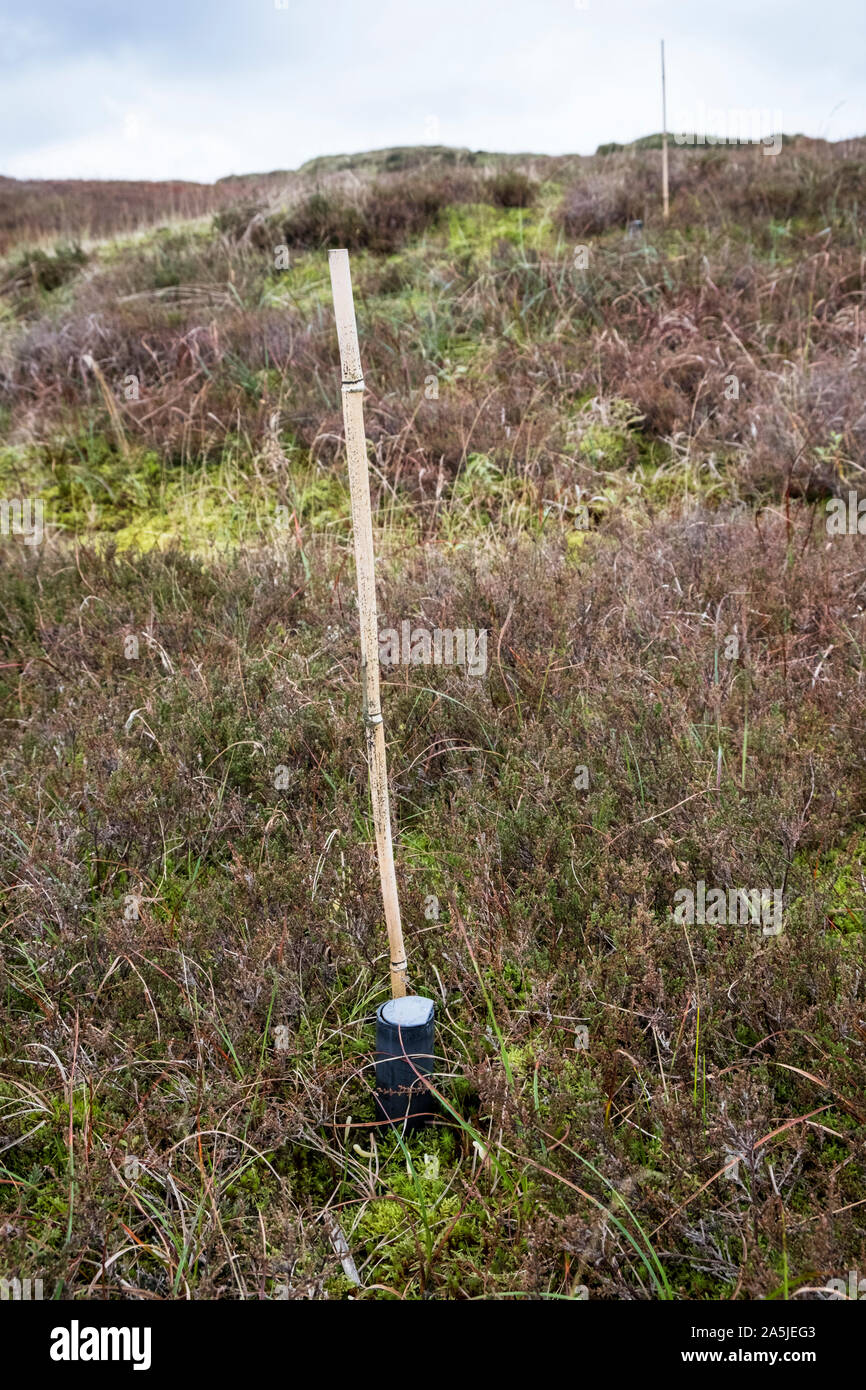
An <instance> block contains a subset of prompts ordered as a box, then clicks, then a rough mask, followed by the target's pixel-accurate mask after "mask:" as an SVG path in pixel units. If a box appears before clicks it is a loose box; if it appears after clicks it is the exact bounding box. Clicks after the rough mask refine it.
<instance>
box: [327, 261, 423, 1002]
mask: <svg viewBox="0 0 866 1390" xmlns="http://www.w3.org/2000/svg"><path fill="white" fill-rule="evenodd" d="M328 261H329V263H330V268H331V291H332V293H333V296H334V315H335V317H336V320H337V338H338V340H339V343H340V364H341V367H342V374H343V376H342V380H343V423H344V425H345V429H346V454H347V456H348V460H349V489H350V492H351V495H352V533H353V535H354V540H355V571H356V574H357V579H358V614H359V617H360V622H361V679H362V682H363V692H364V730H365V734H366V740H367V764H368V767H369V770H370V799H371V801H372V804H373V824H374V826H375V829H376V852H377V855H378V858H379V878H380V880H381V883H382V902H383V903H384V907H385V925H386V926H387V928H388V945H389V948H390V960H391V994H392V996H393V997H394V998H395V999H400V998H402V997H403V995H404V994H405V993H406V952H405V949H404V947H403V928H402V926H401V925H400V903H399V900H398V898H397V876H396V874H395V872H394V847H393V844H392V843H391V808H390V805H389V800H388V767H387V763H386V758H385V729H384V726H383V724H382V709H381V704H380V700H379V624H378V618H377V615H376V575H375V566H374V560H373V520H372V515H371V511H370V475H369V470H368V467H367V442H366V439H365V436H364V374H363V372H362V371H361V354H360V351H359V349H358V328H357V325H356V323H355V304H354V301H353V299H352V277H351V273H350V271H349V253H348V251H331V252H329V254H328Z"/></svg>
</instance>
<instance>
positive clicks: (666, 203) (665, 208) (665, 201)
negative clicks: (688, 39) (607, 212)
mask: <svg viewBox="0 0 866 1390" xmlns="http://www.w3.org/2000/svg"><path fill="white" fill-rule="evenodd" d="M670 210H671V206H670V198H669V197H668V100H667V92H666V91H665V41H664V39H662V212H663V214H664V219H665V221H666V222H667V220H668V215H669V213H670Z"/></svg>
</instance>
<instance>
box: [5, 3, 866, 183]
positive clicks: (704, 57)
mask: <svg viewBox="0 0 866 1390" xmlns="http://www.w3.org/2000/svg"><path fill="white" fill-rule="evenodd" d="M661 38H664V40H665V52H666V60H667V89H668V127H669V129H670V130H671V131H672V132H674V131H681V130H685V129H692V128H698V129H701V128H704V129H713V128H714V127H715V128H716V129H718V128H719V120H720V119H721V118H722V117H723V116H725V115H728V113H731V112H734V113H736V112H738V111H750V112H760V113H764V115H763V116H761V117H760V121H761V124H762V126H763V132H765V133H771V132H772V131H774V130H778V129H779V128H781V129H783V130H785V131H786V132H789V133H794V132H804V133H806V134H808V135H815V136H823V137H824V138H826V139H832V140H839V139H844V138H847V137H849V136H853V135H863V134H866V62H864V55H866V3H864V0H822V3H820V4H816V3H815V0H717V2H716V3H715V4H708V3H704V0H367V3H364V4H362V3H359V0H145V3H140V4H137V3H135V2H134V0H126V3H120V0H114V3H109V0H38V3H34V0H14V2H13V0H0V174H5V175H11V176H13V177H15V178H91V179H93V178H129V179H168V178H185V179H195V180H199V181H203V182H210V181H212V180H214V179H217V178H220V177H222V176H223V175H226V174H232V173H235V174H240V173H253V172H265V171H269V170H272V169H291V168H296V167H297V166H298V165H299V164H301V163H303V161H304V160H306V159H310V158H312V157H313V156H315V155H321V154H338V153H352V152H356V151H360V150H368V149H379V148H382V147H383V146H388V145H418V144H445V145H460V146H468V147H470V148H471V149H485V150H491V151H510V152H518V151H533V152H537V153H546V154H562V153H569V152H576V153H580V154H591V153H593V151H594V150H595V149H596V147H597V146H598V145H599V144H601V143H603V142H605V141H608V140H619V141H627V140H631V139H634V138H636V137H637V136H639V135H642V134H647V133H649V132H651V131H655V130H659V129H660V128H661V83H660V60H659V40H660V39H661ZM710 113H713V114H710ZM729 119H730V120H731V121H733V120H735V119H736V117H729Z"/></svg>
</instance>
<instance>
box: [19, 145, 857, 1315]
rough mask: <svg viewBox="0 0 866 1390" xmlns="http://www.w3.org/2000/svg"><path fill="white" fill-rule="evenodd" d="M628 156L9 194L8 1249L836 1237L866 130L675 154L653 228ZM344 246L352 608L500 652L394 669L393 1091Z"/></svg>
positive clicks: (636, 1279) (368, 1251)
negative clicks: (83, 201) (329, 258)
mask: <svg viewBox="0 0 866 1390" xmlns="http://www.w3.org/2000/svg"><path fill="white" fill-rule="evenodd" d="M659 158H660V157H659V154H658V152H657V151H654V150H643V151H640V152H638V153H629V152H622V153H614V154H610V155H607V156H603V157H596V158H594V159H591V160H580V159H577V158H572V159H542V158H537V159H529V158H526V159H516V158H515V159H512V160H505V159H502V158H496V157H493V156H475V157H472V156H469V155H468V154H466V153H465V152H462V153H456V154H455V153H454V152H448V151H434V152H431V153H430V154H424V153H423V152H422V153H419V152H417V151H416V152H413V151H392V152H384V153H382V154H380V155H377V156H368V157H363V158H359V159H358V160H356V161H354V162H351V161H346V160H340V159H338V160H333V161H317V162H316V163H315V164H314V165H313V166H311V167H310V168H309V169H307V170H306V171H301V172H300V173H298V174H294V175H273V176H269V177H267V178H265V179H262V180H259V181H258V183H255V181H252V182H244V181H237V182H234V181H229V182H228V183H227V184H226V185H223V186H221V191H220V192H219V194H218V195H217V194H215V195H214V196H215V197H216V196H218V197H219V198H220V199H222V200H223V201H221V202H220V203H219V205H218V206H217V205H216V204H207V208H208V211H209V212H210V211H214V210H215V216H214V217H213V218H211V217H210V216H207V217H201V218H198V219H197V220H191V221H188V222H183V223H178V222H172V223H170V224H169V225H167V226H163V227H160V226H157V225H154V226H153V227H151V228H150V229H149V230H146V231H142V230H141V229H140V228H139V230H138V231H137V233H136V234H135V235H134V236H133V235H130V236H128V237H126V239H124V238H123V237H119V238H117V239H115V240H114V241H105V242H104V243H99V244H96V245H91V246H85V247H84V249H82V242H83V238H84V234H85V232H86V231H87V230H88V228H89V229H90V230H93V227H94V225H96V226H97V227H101V228H102V229H103V230H109V229H111V230H117V229H118V227H119V228H121V229H122V228H124V227H125V226H126V224H125V223H123V222H121V223H120V224H118V223H117V222H111V224H110V228H109V227H108V226H107V225H106V223H96V224H94V220H93V218H91V216H90V214H89V213H84V211H83V209H82V219H81V223H80V226H79V227H78V228H77V229H76V228H75V227H71V226H69V225H68V224H67V223H66V222H64V223H63V225H62V228H61V226H60V225H58V224H55V223H51V222H48V221H43V222H42V224H41V228H40V236H39V237H37V238H36V240H37V241H40V238H42V240H41V241H40V244H38V245H35V244H33V243H34V238H33V237H32V236H31V235H30V234H29V232H28V236H26V237H24V238H23V239H22V228H24V229H25V230H26V229H28V228H31V227H32V226H34V225H36V222H37V221H38V219H37V218H36V217H35V214H33V213H32V212H31V209H30V205H29V203H28V202H27V201H26V199H25V200H24V201H23V202H22V203H21V204H20V206H19V211H18V212H17V213H16V212H15V206H16V205H15V195H14V190H13V192H12V193H11V194H9V193H7V194H5V195H4V196H5V202H4V205H3V206H4V213H3V219H4V221H3V225H4V228H6V229H7V234H8V229H9V228H10V226H12V224H14V234H13V235H11V236H9V240H10V241H11V240H13V239H14V240H15V242H16V244H15V246H14V248H13V249H12V250H11V251H10V252H9V253H8V255H7V256H6V259H5V262H4V264H3V267H2V271H0V276H2V298H0V424H2V429H3V437H4V441H5V442H4V444H3V446H2V449H0V467H2V470H3V481H2V485H0V494H2V496H4V497H6V498H11V497H26V496H29V497H34V498H35V497H40V498H42V499H43V500H44V505H45V522H46V535H45V539H44V542H43V543H42V545H41V546H38V547H37V546H27V545H25V544H23V542H22V540H21V538H17V539H16V538H14V537H6V536H4V537H3V538H2V539H0V567H2V598H0V699H2V716H3V724H2V729H3V734H4V752H3V763H2V767H3V780H2V788H0V792H2V811H3V820H2V829H0V878H2V901H3V904H4V913H3V919H4V926H3V929H2V936H0V946H2V975H0V980H2V1004H0V1053H2V1076H3V1080H2V1082H0V1097H2V1107H3V1108H2V1112H0V1113H2V1116H3V1118H2V1122H0V1150H2V1153H0V1164H2V1166H3V1171H2V1174H0V1179H2V1181H0V1194H2V1195H0V1204H2V1212H0V1241H2V1243H3V1246H4V1250H5V1256H4V1264H5V1265H6V1267H7V1268H8V1269H9V1270H10V1271H11V1272H13V1273H16V1272H17V1273H19V1274H20V1275H22V1276H24V1275H31V1276H41V1277H43V1278H44V1279H45V1280H46V1281H47V1282H48V1283H49V1284H50V1287H51V1288H52V1289H54V1288H56V1289H58V1290H64V1291H65V1292H66V1294H67V1295H68V1296H72V1297H78V1298H81V1297H86V1296H90V1297H130V1296H144V1297H159V1298H171V1297H193V1298H213V1297H227V1298H231V1297H245V1298H256V1297H260V1296H266V1297H279V1296H281V1295H282V1296H285V1295H288V1296H289V1297H292V1298H305V1297H323V1296H328V1297H332V1298H339V1297H345V1296H347V1295H351V1296H353V1297H356V1298H389V1297H404V1298H417V1297H420V1296H429V1297H435V1298H467V1297H502V1296H505V1295H507V1296H525V1297H551V1296H556V1297H562V1296H565V1297H568V1296H578V1295H579V1292H580V1290H581V1289H582V1288H585V1289H586V1290H588V1294H589V1297H590V1298H620V1299H623V1298H650V1297H675V1298H679V1299H708V1298H710V1299H728V1298H739V1297H757V1296H763V1297H770V1298H784V1297H796V1296H798V1293H797V1291H798V1290H799V1289H801V1288H812V1287H815V1286H819V1285H821V1284H823V1283H825V1282H826V1280H827V1279H828V1278H831V1277H845V1275H846V1271H847V1270H848V1269H850V1268H856V1269H859V1270H860V1271H861V1272H862V1271H863V1270H866V1183H864V1174H863V1166H862V1145H863V1138H864V1127H866V1100H864V1094H866V1072H864V1063H863V1051H862V1043H863V1039H864V1034H866V1022H864V1020H866V1003H864V990H866V969H864V952H863V939H864V905H866V879H864V874H866V827H864V811H866V796H864V790H866V781H864V762H866V759H864V743H863V736H862V730H863V725H864V713H866V710H864V695H866V686H864V655H863V653H864V641H866V631H864V593H866V544H864V540H863V537H862V536H858V535H853V536H845V537H836V538H831V537H829V536H828V535H827V532H826V528H825V501H826V499H827V498H828V497H830V496H832V495H834V494H841V495H846V496H847V493H848V492H849V491H853V492H854V493H855V494H857V495H858V496H861V495H866V477H864V475H866V468H864V457H866V450H864V442H866V415H864V399H866V390H864V388H866V354H864V349H863V338H864V331H866V320H864V314H863V290H864V278H863V277H864V251H866V241H864V206H863V189H864V172H866V149H864V145H863V144H862V143H860V142H857V143H853V144H849V145H847V146H827V145H822V144H819V143H812V142H801V141H795V142H793V143H788V144H786V147H785V149H784V150H783V152H782V154H781V155H779V156H778V157H776V158H768V157H764V156H763V155H762V153H761V151H760V150H730V149H713V150H709V151H706V152H700V151H697V152H695V151H684V150H675V151H674V152H673V158H672V215H671V221H670V224H669V225H668V226H667V227H665V226H663V225H662V224H661V220H660V216H659V211H658V197H657V190H658V180H659ZM22 196H23V195H22ZM10 199H11V201H10ZM103 206H107V205H103V204H100V207H103ZM161 206H162V207H163V208H165V204H162V205H161ZM10 208H11V213H10ZM176 210H182V209H176ZM186 210H187V211H188V212H198V211H200V210H202V209H201V208H199V207H196V206H193V207H187V209H186ZM100 215H101V214H100ZM106 215H107V214H106ZM16 218H17V221H16ZM634 219H642V220H643V224H644V226H643V231H642V233H640V234H639V235H636V236H627V235H626V226H627V223H628V222H629V221H631V220H634ZM140 221H141V218H140V217H138V218H137V219H136V222H140ZM55 227H56V230H57V231H58V232H59V231H61V230H62V232H63V234H64V237H65V242H64V244H63V245H61V246H59V247H58V248H57V249H56V250H55V251H51V250H49V249H48V248H46V246H45V244H44V233H45V231H47V230H51V229H52V228H55ZM331 245H348V246H349V247H350V248H351V250H352V252H353V256H352V261H353V277H354V282H355V293H356V300H357V305H358V319H359V327H360V333H361V341H362V354H363V358H364V363H365V370H366V377H367V382H368V387H369V395H368V399H367V433H368V438H369V446H370V461H371V468H372V473H373V479H374V484H375V494H376V495H375V499H374V501H375V506H376V522H377V547H378V550H379V553H380V557H381V558H380V613H381V623H382V626H383V627H384V626H388V625H397V624H399V622H400V621H401V620H403V619H409V620H410V621H411V623H412V625H413V627H414V626H428V627H430V628H433V627H436V626H440V627H451V628H461V627H470V626H471V627H475V628H479V627H485V628H487V629H489V632H490V640H489V669H488V672H487V675H486V677H485V678H484V679H479V678H473V677H472V676H469V675H467V674H466V673H465V672H463V671H462V670H459V669H447V668H434V667H418V666H410V667H405V668H400V669H399V670H397V671H396V672H395V671H390V672H388V671H384V672H383V675H384V677H385V683H384V687H383V689H384V701H385V709H386V727H387V730H388V734H389V739H390V751H389V758H390V766H391V773H392V780H393V806H394V815H395V822H396V831H397V854H398V872H399V877H400V882H401V891H402V896H403V904H404V916H405V925H406V930H407V944H408V948H409V955H410V965H411V968H412V972H413V983H414V985H415V987H416V988H417V989H419V990H420V991H423V992H425V993H429V994H431V995H432V996H433V997H434V998H435V999H436V1001H437V1005H438V1015H439V1022H438V1041H439V1046H440V1048H441V1051H442V1054H443V1060H442V1064H441V1069H440V1073H439V1078H438V1082H437V1085H438V1086H439V1088H440V1089H441V1093H442V1096H443V1098H444V1102H443V1111H442V1118H441V1122H440V1123H438V1124H437V1125H435V1126H433V1127H431V1128H429V1129H428V1130H426V1131H424V1132H423V1133H422V1134H420V1135H419V1136H416V1137H414V1138H410V1139H408V1140H406V1141H405V1142H404V1141H402V1140H401V1139H400V1138H399V1137H397V1136H395V1135H394V1134H393V1133H392V1132H390V1131H387V1130H386V1131H384V1132H383V1130H382V1129H381V1127H378V1126H376V1125H375V1124H374V1123H373V1121H372V1105H371V1098H370V1089H371V1059H370V1046H371V1036H372V1030H371V1022H370V1021H371V1016H372V1014H373V1011H374V1009H375V1006H376V1005H377V1004H378V1003H379V1002H380V1001H381V999H382V998H383V997H384V993H385V990H386V987H387V961H386V958H385V954H384V950H383V946H384V930H383V924H382V920H381V908H380V902H379V889H378V878H377V873H376V866H375V859H374V853H373V848H372V829H371V824H370V817H369V810H368V804H367V794H366V769H365V766H364V761H363V748H362V741H361V737H360V722H359V708H358V703H359V686H358V670H357V636H356V612H355V609H354V598H353V583H354V579H353V568H352V558H351V545H350V535H349V509H348V495H347V485H346V477H345V464H344V453H343V442H342V424H341V417H340V406H339V380H338V363H337V358H336V343H335V335H334V330H333V321H332V316H331V311H330V302H329V291H328V284H327V266H326V258H325V256H324V250H325V248H326V247H328V246H331ZM582 247H585V248H586V250H585V252H584V251H582V250H581V248H582ZM281 248H282V249H281ZM286 257H287V258H288V267H287V268H279V266H280V265H281V264H284V262H285V259H286ZM584 259H585V260H586V264H585V266H584V264H583V261H584ZM732 636H735V637H736V642H735V643H734V646H735V647H736V656H735V657H731V656H730V652H731V644H730V639H731V637H732ZM132 638H134V639H135V640H136V642H137V649H138V654H137V656H136V655H132V654H131V653H133V652H134V650H135V646H134V644H131V641H130V639H132ZM580 767H585V768H586V771H587V776H588V787H586V789H582V788H581V787H580V786H576V785H575V782H576V771H577V769H578V768H580ZM578 780H579V779H578ZM699 879H703V880H705V881H706V883H707V884H716V885H721V886H723V887H731V886H734V887H736V886H740V887H765V886H769V887H781V888H783V890H784V922H785V926H784V931H783V933H782V934H781V935H780V936H778V937H774V936H764V935H762V933H761V931H760V928H755V927H746V926H729V927H715V926H703V925H694V926H684V925H682V924H679V923H677V922H675V921H674V920H673V918H672V905H673V901H674V896H673V895H674V892H675V891H676V890H677V889H678V888H680V887H690V886H693V885H694V884H695V883H696V881H697V880H699ZM433 899H436V900H437V901H438V916H437V912H436V907H435V904H434V903H433ZM584 1026H585V1027H586V1029H587V1034H586V1038H587V1045H586V1046H585V1047H584V1046H583V1045H582V1037H581V1034H580V1031H579V1030H580V1029H581V1028H582V1027H584ZM737 1156H739V1159H740V1162H739V1168H738V1169H737V1170H730V1165H731V1163H732V1162H733V1160H734V1159H735V1158H736V1157H737ZM725 1168H729V1171H728V1172H724V1171H722V1170H724V1169H725ZM341 1233H342V1235H341ZM343 1242H345V1245H347V1246H348V1249H349V1251H350V1253H351V1259H352V1260H353V1261H354V1266H353V1265H352V1264H351V1262H350V1261H349V1260H348V1259H347V1258H346V1257H345V1255H344V1259H343V1263H342V1264H341V1259H340V1252H341V1251H342V1250H344V1243H343ZM354 1269H356V1270H357V1278H358V1279H359V1280H360V1285H357V1284H356V1283H355V1282H354V1279H355V1274H354ZM806 1296H808V1295H806Z"/></svg>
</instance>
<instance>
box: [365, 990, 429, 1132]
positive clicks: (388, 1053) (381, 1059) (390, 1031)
mask: <svg viewBox="0 0 866 1390" xmlns="http://www.w3.org/2000/svg"><path fill="white" fill-rule="evenodd" d="M435 1022H436V1007H435V1005H434V1003H433V1000H432V999H424V998H422V996H421V995H420V994H407V995H405V996H404V997H403V998H402V999H389V1000H388V1002H387V1004H382V1005H381V1007H380V1008H379V1009H378V1010H377V1011H376V1114H377V1116H378V1117H379V1118H380V1119H386V1120H392V1121H394V1122H395V1123H398V1124H401V1123H403V1122H405V1124H406V1126H407V1128H410V1129H415V1128H417V1127H418V1126H419V1125H423V1124H426V1123H427V1122H428V1120H430V1119H432V1118H433V1116H434V1115H435V1114H436V1098H435V1096H434V1095H433V1094H432V1093H431V1092H430V1091H429V1090H428V1088H427V1085H426V1084H425V1081H424V1077H426V1076H430V1075H431V1073H432V1071H433V1062H434V1056H433V1044H434V1030H435Z"/></svg>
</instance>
